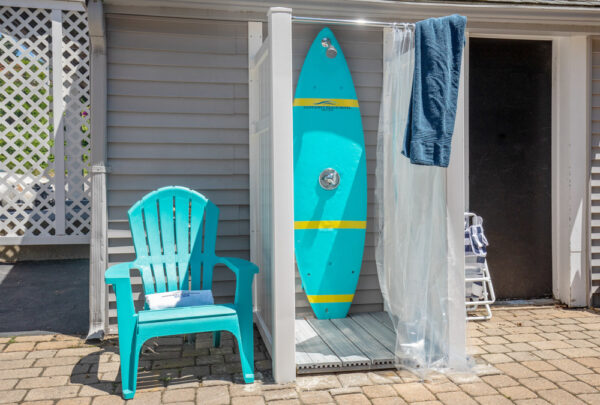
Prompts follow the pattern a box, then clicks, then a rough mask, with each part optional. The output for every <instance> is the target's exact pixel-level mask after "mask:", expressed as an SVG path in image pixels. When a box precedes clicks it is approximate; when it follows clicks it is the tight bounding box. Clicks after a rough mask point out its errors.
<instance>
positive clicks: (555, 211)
mask: <svg viewBox="0 0 600 405" xmlns="http://www.w3.org/2000/svg"><path fill="white" fill-rule="evenodd" d="M558 87H559V86H558V39H556V38H554V39H553V40H552V107H551V108H552V141H551V142H552V144H551V159H552V165H551V186H550V187H551V189H550V192H551V198H552V203H551V210H552V225H551V226H552V296H553V297H554V298H558V297H559V296H560V292H559V291H560V288H559V284H560V283H559V278H560V277H559V274H560V269H561V268H563V266H562V258H561V254H560V251H561V249H559V247H560V246H561V240H560V238H561V234H562V232H561V231H560V230H561V228H562V225H561V223H560V221H561V219H562V216H561V215H560V208H561V195H560V194H559V190H561V189H562V186H561V182H562V180H561V178H562V173H561V171H560V161H559V158H558V157H559V151H560V147H561V140H560V138H559V136H558V134H559V131H558V122H559V120H558V111H559V110H558Z"/></svg>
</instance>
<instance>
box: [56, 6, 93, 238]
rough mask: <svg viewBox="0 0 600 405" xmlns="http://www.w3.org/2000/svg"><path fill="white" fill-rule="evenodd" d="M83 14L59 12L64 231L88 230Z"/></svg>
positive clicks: (87, 94) (87, 56)
mask: <svg viewBox="0 0 600 405" xmlns="http://www.w3.org/2000/svg"><path fill="white" fill-rule="evenodd" d="M88 38H89V36H88V28H87V19H86V16H85V14H84V13H82V12H78V11H68V12H64V13H63V44H64V46H63V98H64V102H65V164H66V168H67V170H66V181H65V196H66V201H67V206H66V215H65V216H66V233H67V234H87V233H88V232H89V229H90V201H91V195H90V177H89V175H88V171H89V152H90V130H89V126H90V119H89V118H90V116H89V113H90V91H89V88H90V69H89V65H90V53H89V40H88Z"/></svg>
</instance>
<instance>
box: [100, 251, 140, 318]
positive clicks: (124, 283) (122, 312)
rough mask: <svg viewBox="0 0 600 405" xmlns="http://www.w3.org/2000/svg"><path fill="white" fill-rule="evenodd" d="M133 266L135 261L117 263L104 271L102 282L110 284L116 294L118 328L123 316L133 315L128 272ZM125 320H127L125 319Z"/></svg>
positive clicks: (130, 316) (133, 308)
mask: <svg viewBox="0 0 600 405" xmlns="http://www.w3.org/2000/svg"><path fill="white" fill-rule="evenodd" d="M132 268H135V262H128V263H119V264H115V265H114V266H110V267H109V268H108V269H107V270H106V272H105V273H104V282H105V283H106V284H112V285H113V286H114V289H115V294H116V296H117V319H118V321H119V329H121V323H122V322H123V321H125V319H124V318H132V317H134V316H136V315H135V307H134V305H133V293H132V290H131V277H130V275H129V272H130V270H131V269H132ZM126 322H127V321H126Z"/></svg>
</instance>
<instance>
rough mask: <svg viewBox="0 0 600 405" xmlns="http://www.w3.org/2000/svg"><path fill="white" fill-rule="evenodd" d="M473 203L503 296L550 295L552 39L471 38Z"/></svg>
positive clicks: (499, 292)
mask: <svg viewBox="0 0 600 405" xmlns="http://www.w3.org/2000/svg"><path fill="white" fill-rule="evenodd" d="M469 47H470V53H469V207H470V210H471V211H473V212H475V213H477V214H478V215H481V216H482V217H483V220H484V223H483V225H484V228H485V231H486V236H487V238H488V241H489V243H490V246H489V249H488V264H489V267H490V272H491V275H492V280H493V283H494V288H495V290H496V295H497V297H498V298H499V299H509V298H539V297H548V296H550V295H551V294H552V240H551V223H552V221H551V193H550V185H551V167H552V158H551V139H552V126H551V125H552V43H551V42H550V41H520V40H500V39H479V38H472V39H470V43H469Z"/></svg>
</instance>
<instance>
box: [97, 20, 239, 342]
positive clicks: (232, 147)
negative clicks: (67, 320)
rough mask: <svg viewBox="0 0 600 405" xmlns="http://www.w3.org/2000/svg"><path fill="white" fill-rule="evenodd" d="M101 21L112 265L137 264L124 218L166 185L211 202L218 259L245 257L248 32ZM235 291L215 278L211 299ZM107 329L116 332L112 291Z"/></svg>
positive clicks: (221, 26) (192, 23)
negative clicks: (104, 31)
mask: <svg viewBox="0 0 600 405" xmlns="http://www.w3.org/2000/svg"><path fill="white" fill-rule="evenodd" d="M106 23H107V45H108V53H107V56H108V150H107V154H108V165H109V167H110V170H111V171H110V174H109V175H108V180H107V193H108V221H109V222H108V228H109V233H108V246H109V247H108V253H109V262H110V263H111V264H114V263H118V262H123V261H129V260H132V259H134V250H133V246H132V241H131V235H130V233H129V226H128V223H127V210H128V208H129V207H130V206H131V205H132V204H133V203H135V202H136V201H137V200H138V199H140V198H141V197H142V196H143V195H144V194H146V193H147V192H149V191H152V190H154V189H156V188H159V187H163V186H168V185H182V186H187V187H190V188H193V189H195V190H197V191H199V192H201V193H202V194H204V195H206V196H207V197H208V198H209V199H211V200H212V201H213V202H214V203H216V204H217V205H218V206H219V208H220V211H221V212H220V222H219V237H218V241H217V250H218V254H219V255H222V256H235V257H241V258H245V259H248V258H249V256H250V252H249V248H250V242H249V191H248V184H249V181H248V85H247V84H248V70H247V66H248V64H247V60H248V56H247V52H248V51H247V31H248V29H247V24H246V23H245V22H226V21H205V20H191V19H171V18H159V17H156V18H155V17H139V16H121V15H108V16H107V21H106ZM134 280H135V283H136V285H135V286H134V295H135V298H136V299H138V300H139V298H141V285H140V279H139V277H138V278H134ZM234 287H235V281H234V276H233V274H232V273H231V272H230V271H228V270H224V269H218V270H216V273H215V280H214V285H213V290H214V293H215V296H216V299H217V301H231V300H232V299H233V294H234ZM138 305H141V304H140V302H139V301H138ZM109 322H110V325H111V328H110V329H112V330H114V329H113V325H114V324H115V323H116V311H115V303H114V295H113V294H112V293H110V294H109Z"/></svg>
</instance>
